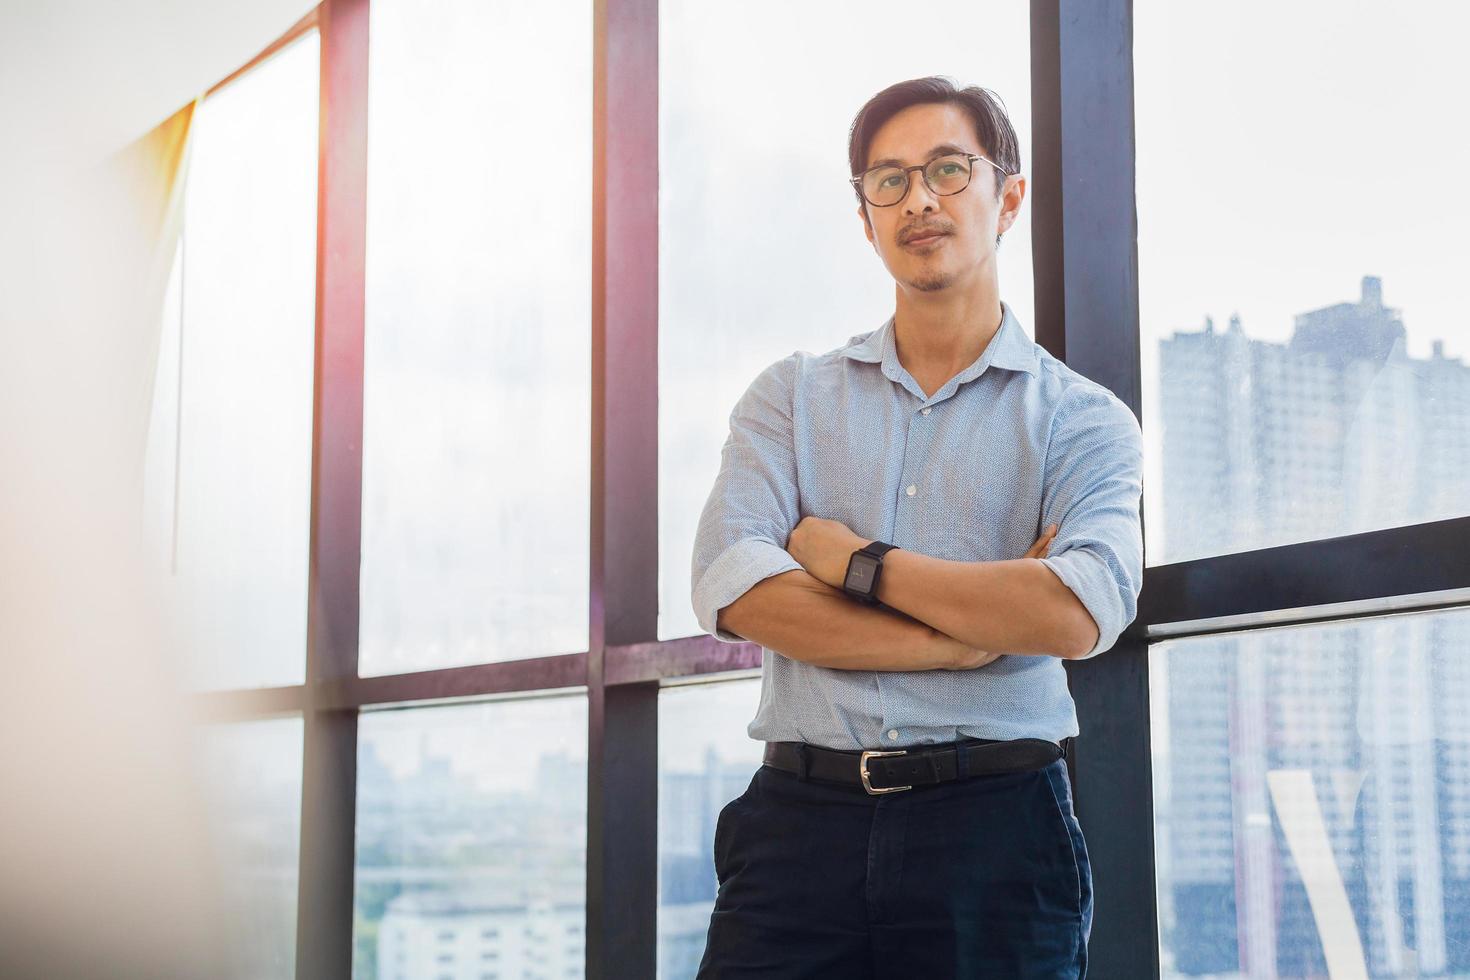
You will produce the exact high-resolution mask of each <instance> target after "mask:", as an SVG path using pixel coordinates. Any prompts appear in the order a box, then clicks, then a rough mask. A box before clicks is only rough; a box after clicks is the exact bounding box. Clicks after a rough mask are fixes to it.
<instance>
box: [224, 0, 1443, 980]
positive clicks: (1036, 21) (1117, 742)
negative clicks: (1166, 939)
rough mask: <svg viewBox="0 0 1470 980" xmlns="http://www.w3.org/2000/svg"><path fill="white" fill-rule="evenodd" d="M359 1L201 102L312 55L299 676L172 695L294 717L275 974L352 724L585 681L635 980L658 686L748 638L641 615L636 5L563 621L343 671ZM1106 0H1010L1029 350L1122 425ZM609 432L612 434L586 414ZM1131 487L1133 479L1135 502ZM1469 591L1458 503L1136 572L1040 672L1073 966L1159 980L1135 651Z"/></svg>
mask: <svg viewBox="0 0 1470 980" xmlns="http://www.w3.org/2000/svg"><path fill="white" fill-rule="evenodd" d="M369 2H370V0H325V2H323V3H322V4H321V5H320V6H319V7H317V8H316V9H315V10H313V11H312V12H310V13H309V14H307V15H306V17H304V18H302V19H301V21H299V22H298V23H297V24H295V25H293V27H292V28H291V30H290V31H288V32H287V33H286V34H284V35H282V37H281V38H280V39H278V40H277V41H275V42H273V43H272V45H271V46H269V47H268V48H266V49H265V50H264V51H262V52H261V53H260V54H259V55H258V56H256V58H254V59H252V60H251V62H250V63H248V64H247V65H245V66H244V67H242V68H241V69H240V70H238V71H236V72H234V73H232V74H231V75H230V76H229V77H227V78H226V79H224V80H222V81H221V82H220V83H218V84H217V85H215V86H213V87H212V88H211V89H210V90H209V91H208V93H207V94H206V97H207V96H208V95H212V94H214V93H215V92H216V91H218V90H219V89H220V88H222V87H223V86H225V85H227V84H229V83H230V82H232V81H234V80H236V79H237V78H239V77H240V76H242V75H244V74H245V73H247V72H248V71H250V70H251V69H252V68H254V67H255V66H256V65H258V64H259V63H261V62H262V61H264V60H265V59H266V58H268V57H270V55H272V54H274V53H275V52H276V51H277V50H279V49H280V48H281V47H283V46H285V45H286V44H289V43H290V42H291V41H293V40H295V39H296V38H298V37H300V36H301V35H302V34H304V33H305V32H306V31H309V30H313V29H315V30H318V31H319V32H320V41H321V94H320V100H321V105H320V107H321V130H320V132H321V144H320V148H319V150H320V155H319V167H318V195H319V197H318V221H317V307H316V313H317V315H316V366H315V391H314V401H313V405H314V409H313V415H314V417H313V427H312V484H311V486H312V491H311V492H312V499H311V540H310V573H309V580H308V589H309V599H310V601H309V612H308V643H307V670H306V682H305V683H304V684H302V685H297V686H290V687H276V688H266V689H254V690H236V691H212V692H207V693H201V694H199V695H197V698H198V699H199V701H200V703H201V705H202V706H203V707H204V708H205V710H206V711H208V712H209V713H210V714H211V716H213V717H218V718H222V719H228V720H238V719H249V718H261V717H270V716H273V715H278V714H300V715H301V716H302V717H303V718H304V724H305V738H304V752H305V758H304V765H303V794H302V819H301V848H300V853H301V866H300V876H299V896H298V907H297V957H296V964H297V965H296V974H297V976H300V977H317V976H347V975H349V974H350V972H351V964H352V947H353V935H352V911H353V900H354V890H353V873H354V851H355V839H354V835H355V820H356V782H357V772H356V766H357V718H358V712H359V711H360V710H361V709H365V708H371V707H374V706H380V705H389V704H403V705H408V704H423V705H430V704H436V703H443V702H446V701H448V700H452V699H460V700H463V699H467V698H495V697H499V698H504V697H513V696H517V695H530V694H542V693H551V692H554V691H575V690H585V692H586V696H587V699H588V731H587V739H588V797H587V806H588V809H587V868H586V882H587V918H586V926H585V938H586V956H587V969H586V972H587V976H589V977H624V976H653V975H654V973H655V964H656V953H657V934H656V911H657V877H658V868H657V839H656V837H657V824H658V694H659V690H660V689H661V688H662V687H664V686H669V685H672V684H679V683H691V682H717V681H719V680H722V679H733V678H736V677H749V676H752V672H753V671H758V670H759V667H760V662H761V650H760V647H759V646H757V645H756V644H753V643H740V644H730V643H725V642H722V641H719V640H716V639H715V638H714V637H712V636H695V637H684V638H678V639H671V640H664V641H660V640H658V639H657V628H658V622H657V621H658V551H659V544H658V505H657V500H658V441H657V440H658V264H659V262H658V260H659V256H658V183H657V181H658V172H657V171H658V168H657V167H656V166H652V165H650V162H652V163H656V162H657V160H658V103H657V98H658V26H659V25H658V14H659V5H658V0H593V5H592V15H593V92H592V100H593V102H592V104H593V168H592V182H593V183H592V189H593V194H592V204H593V213H592V215H591V218H592V231H593V234H592V313H591V322H590V323H589V328H590V339H591V352H592V372H591V378H590V381H591V385H592V389H591V390H592V438H591V445H590V446H589V450H590V452H591V454H592V456H591V478H592V479H591V540H590V541H589V542H588V546H589V554H590V559H591V576H590V582H589V593H588V601H589V611H590V619H589V623H590V629H589V636H588V646H587V649H586V650H584V651H581V652H578V653H571V654H562V655H556V656H547V657H539V658H535V659H529V660H519V661H510V662H504V663H491V664H478V665H471V666H463V667H451V668H443V669H436V670H426V671H419V672H413V673H402V674H391V675H385V676H374V677H360V676H358V672H357V645H358V629H359V621H358V615H359V597H358V588H359V563H360V558H361V551H360V542H361V520H362V513H361V484H362V456H361V446H362V434H363V433H362V394H363V309H364V280H365V256H366V210H367V182H366V161H367V119H368V113H367V98H368V92H367V88H368V71H367V68H368V44H369V38H368V21H369ZM1132 18H1133V11H1132V4H1131V2H1130V0H1032V3H1031V37H1030V40H1029V44H1030V49H1031V74H1032V133H1033V143H1032V156H1033V167H1032V182H1031V183H1032V195H1031V196H1032V203H1031V207H1032V221H1033V224H1034V232H1033V236H1032V239H1033V247H1032V258H1033V274H1034V282H1035V304H1036V305H1035V310H1036V315H1035V319H1036V338H1037V341H1038V342H1039V343H1041V344H1042V345H1043V346H1044V347H1046V348H1047V349H1048V350H1049V351H1050V352H1051V353H1052V354H1053V355H1054V356H1056V357H1058V358H1059V359H1061V360H1063V361H1064V362H1065V363H1067V364H1068V365H1069V366H1070V367H1072V368H1074V369H1075V370H1077V371H1079V372H1081V373H1082V374H1084V375H1086V376H1088V377H1090V378H1092V379H1094V380H1096V381H1098V382H1099V383H1101V384H1104V385H1106V386H1107V387H1108V388H1109V389H1111V390H1112V391H1113V392H1114V393H1115V394H1116V395H1117V396H1118V397H1119V398H1120V399H1121V400H1122V401H1123V402H1124V403H1125V404H1127V405H1128V406H1129V408H1131V409H1132V410H1133V411H1134V413H1135V415H1137V416H1138V417H1139V418H1140V420H1141V422H1142V423H1143V424H1144V425H1148V424H1149V422H1150V420H1148V419H1145V418H1144V417H1143V412H1142V399H1141V391H1142V377H1141V375H1142V367H1141V359H1140V356H1139V355H1140V335H1139V313H1138V311H1139V301H1138V257H1137V256H1138V253H1137V241H1136V238H1137V224H1136V218H1135V198H1134V114H1133V63H1132V24H1133V20H1132ZM613 419H616V420H617V421H618V424H616V425H614V424H612V420H613ZM1149 489H1150V488H1148V487H1145V488H1144V492H1145V493H1148V492H1149ZM1467 603H1470V516H1466V517H1463V518H1456V519H1453V520H1446V521H1436V522H1432V523H1427V524H1419V525H1412V526H1407V527H1399V528H1390V529H1386V530H1381V531H1373V532H1369V533H1362V534H1352V535H1347V536H1344V537H1338V538H1330V539H1324V540H1317V541H1310V542H1304V543H1300V544H1291V545H1286V546H1282V547H1272V548H1265V549H1261V550H1257V551H1250V552H1245V553H1240V554H1230V555H1220V556H1215V557H1208V558H1201V559H1196V560H1192V561H1186V562H1180V563H1177V564H1170V565H1155V566H1148V565H1147V563H1145V569H1144V586H1143V591H1142V594H1141V596H1140V600H1139V610H1138V616H1137V618H1136V620H1135V621H1134V622H1133V623H1132V624H1131V625H1130V626H1129V627H1128V629H1127V630H1125V631H1124V633H1123V635H1122V636H1121V637H1120V638H1119V640H1118V642H1117V644H1116V645H1115V646H1114V647H1113V648H1112V649H1111V650H1110V651H1109V652H1108V653H1107V655H1105V656H1101V657H1097V658H1093V659H1091V660H1088V661H1081V662H1069V663H1067V664H1066V665H1065V666H1066V668H1067V671H1068V675H1069V681H1070V682H1071V688H1072V693H1073V697H1074V700H1075V701H1076V704H1077V713H1078V717H1079V721H1080V724H1081V728H1082V731H1083V732H1084V733H1085V735H1084V736H1083V737H1079V738H1078V739H1076V740H1074V742H1073V744H1072V752H1071V753H1070V755H1069V757H1068V765H1069V768H1070V770H1071V774H1072V778H1073V782H1074V787H1075V795H1076V807H1077V811H1078V813H1079V815H1082V817H1083V819H1085V821H1086V825H1087V829H1088V838H1089V842H1090V844H1091V848H1090V850H1091V857H1092V861H1093V868H1094V874H1095V876H1096V879H1097V881H1098V883H1099V887H1098V891H1097V893H1096V897H1095V910H1096V912H1095V914H1096V918H1095V927H1094V931H1093V933H1092V937H1091V941H1090V944H1089V960H1090V962H1091V964H1092V966H1093V969H1094V971H1095V972H1097V973H1098V974H1099V975H1106V976H1114V975H1116V976H1158V975H1159V956H1160V949H1159V927H1158V909H1157V895H1156V884H1155V867H1154V861H1155V856H1154V840H1153V829H1154V828H1153V820H1152V805H1153V803H1152V800H1153V791H1152V770H1151V741H1150V730H1149V702H1148V689H1149V660H1148V648H1149V644H1150V642H1152V641H1156V640H1160V639H1164V638H1172V637H1178V636H1192V635H1205V634H1218V633H1224V632H1230V631H1235V630H1242V629H1254V628H1262V627H1268V626H1269V627H1276V626H1280V625H1282V624H1283V623H1296V622H1314V621H1322V620H1328V619H1331V620H1336V619H1343V618H1351V617H1357V616H1371V615H1383V614H1384V613H1385V611H1386V610H1393V611H1405V610H1409V609H1429V608H1445V607H1449V606H1463V605H1466V604H1467Z"/></svg>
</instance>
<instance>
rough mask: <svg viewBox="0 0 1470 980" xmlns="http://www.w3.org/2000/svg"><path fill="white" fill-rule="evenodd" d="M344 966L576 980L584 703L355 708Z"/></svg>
mask: <svg viewBox="0 0 1470 980" xmlns="http://www.w3.org/2000/svg"><path fill="white" fill-rule="evenodd" d="M357 760H358V761H357V870H356V881H355V886H356V911H355V913H354V916H353V919H354V923H355V924H354V926H353V946H354V949H353V958H352V975H353V976H355V977H395V978H396V977H402V978H404V980H419V978H423V980H435V978H438V977H441V976H451V977H476V978H478V977H481V976H484V975H486V974H498V975H499V976H501V977H523V976H536V977H546V978H561V977H581V976H583V975H584V971H585V957H584V942H583V935H582V932H583V927H584V919H585V911H586V881H585V879H586V875H585V863H586V842H587V699H586V698H585V697H581V696H578V697H558V698H544V699H537V700H531V701H501V702H491V703H480V704H466V705H454V706H452V707H441V708H419V709H407V710H397V711H374V712H365V713H364V714H363V715H362V716H361V718H360V720H359V722H358V756H357Z"/></svg>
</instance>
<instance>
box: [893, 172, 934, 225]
mask: <svg viewBox="0 0 1470 980" xmlns="http://www.w3.org/2000/svg"><path fill="white" fill-rule="evenodd" d="M898 203H899V205H900V206H901V207H902V208H903V213H904V214H914V213H916V212H918V211H921V210H932V209H933V208H934V207H936V206H938V204H939V201H938V200H937V199H936V197H935V195H934V192H933V191H931V190H930V189H929V185H928V184H927V183H925V181H924V175H923V174H922V173H921V172H919V171H917V170H915V171H913V172H911V173H910V174H909V188H908V190H907V191H905V192H904V195H903V200H902V201H899V202H898Z"/></svg>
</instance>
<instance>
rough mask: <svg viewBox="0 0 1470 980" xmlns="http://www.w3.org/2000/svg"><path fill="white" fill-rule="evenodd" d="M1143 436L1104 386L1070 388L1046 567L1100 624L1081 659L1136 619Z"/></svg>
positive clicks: (1053, 482) (1050, 502)
mask: <svg viewBox="0 0 1470 980" xmlns="http://www.w3.org/2000/svg"><path fill="white" fill-rule="evenodd" d="M1142 495H1143V434H1142V431H1141V430H1140V428H1139V425H1138V420H1137V419H1136V418H1135V417H1134V415H1133V413H1132V411H1130V410H1129V409H1128V406H1126V405H1124V404H1123V403H1122V402H1121V401H1119V400H1118V398H1117V397H1116V396H1115V395H1113V394H1112V392H1110V391H1108V390H1107V389H1106V388H1103V387H1101V386H1100V385H1091V384H1089V385H1081V384H1079V385H1074V386H1073V387H1072V388H1069V389H1067V391H1066V393H1065V394H1064V395H1063V397H1062V401H1061V403H1060V404H1059V406H1058V409H1057V413H1056V415H1055V416H1054V417H1053V427H1052V435H1051V440H1050V442H1049V444H1048V447H1047V461H1046V478H1045V487H1044V492H1043V497H1042V526H1043V527H1045V526H1046V525H1049V524H1053V523H1055V524H1056V525H1057V535H1056V538H1055V539H1054V540H1053V541H1052V544H1051V547H1050V548H1049V549H1048V553H1047V557H1045V558H1042V559H1041V562H1042V564H1044V565H1046V567H1047V568H1050V569H1051V570H1052V573H1053V574H1055V575H1056V576H1057V578H1059V579H1061V581H1062V583H1063V584H1064V585H1066V586H1067V588H1069V589H1071V590H1072V592H1073V593H1074V594H1075V595H1076V596H1077V598H1078V600H1080V601H1081V603H1082V605H1083V606H1084V607H1086V609H1087V611H1088V613H1089V614H1091V616H1092V619H1093V621H1094V622H1095V623H1096V624H1097V642H1096V643H1094V644H1093V645H1092V649H1090V650H1088V651H1087V653H1085V654H1084V655H1083V656H1082V657H1081V658H1080V659H1083V660H1085V659H1087V658H1089V657H1094V656H1097V655H1098V654H1099V653H1102V652H1103V651H1105V650H1108V649H1111V648H1112V646H1113V644H1114V643H1116V642H1117V640H1118V636H1119V635H1120V634H1121V633H1122V632H1123V630H1124V629H1126V628H1127V626H1128V624H1129V623H1131V622H1133V619H1134V617H1135V616H1136V615H1137V614H1138V594H1139V592H1140V591H1141V590H1142V587H1143V524H1142V521H1141V519H1140V517H1139V502H1140V500H1141V499H1142Z"/></svg>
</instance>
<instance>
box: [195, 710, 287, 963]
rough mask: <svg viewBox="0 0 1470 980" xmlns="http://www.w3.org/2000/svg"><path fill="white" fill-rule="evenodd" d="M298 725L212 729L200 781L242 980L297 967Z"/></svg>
mask: <svg viewBox="0 0 1470 980" xmlns="http://www.w3.org/2000/svg"><path fill="white" fill-rule="evenodd" d="M301 735H302V728H301V718H300V717H294V718H274V719H269V720H264V721H247V722H237V723H232V724H219V725H212V726H209V727H208V728H206V729H205V731H204V736H205V737H204V739H203V742H202V745H201V749H202V753H201V762H202V766H201V773H202V775H203V777H204V778H203V782H204V785H205V787H206V789H207V791H208V792H207V794H206V801H207V803H208V811H209V819H210V825H211V827H213V828H215V839H216V845H217V848H218V854H219V866H220V871H221V878H222V881H223V883H224V891H225V897H226V899H227V900H228V905H227V908H228V911H229V916H230V922H231V923H232V926H233V928H232V929H231V930H230V931H229V932H228V933H227V934H226V938H227V939H228V941H229V943H230V948H229V954H230V956H231V962H232V963H233V964H234V965H235V967H236V969H237V973H238V975H240V976H273V977H283V976H284V977H289V976H291V975H292V972H293V970H294V968H295V963H296V885H297V868H298V863H299V861H298V859H299V855H300V844H301Z"/></svg>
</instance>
